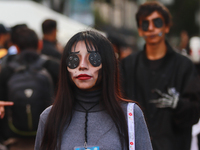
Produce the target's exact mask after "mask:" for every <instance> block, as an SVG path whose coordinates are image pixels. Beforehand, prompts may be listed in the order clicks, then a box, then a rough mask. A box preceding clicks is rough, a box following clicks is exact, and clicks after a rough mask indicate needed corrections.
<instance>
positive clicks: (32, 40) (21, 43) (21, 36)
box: [16, 28, 38, 51]
mask: <svg viewBox="0 0 200 150" xmlns="http://www.w3.org/2000/svg"><path fill="white" fill-rule="evenodd" d="M16 36H17V37H18V38H17V39H16V45H17V46H18V47H19V48H20V50H21V51H23V50H28V49H32V50H37V48H38V36H37V34H36V33H35V31H34V30H32V29H29V28H20V29H19V30H17V31H16Z"/></svg>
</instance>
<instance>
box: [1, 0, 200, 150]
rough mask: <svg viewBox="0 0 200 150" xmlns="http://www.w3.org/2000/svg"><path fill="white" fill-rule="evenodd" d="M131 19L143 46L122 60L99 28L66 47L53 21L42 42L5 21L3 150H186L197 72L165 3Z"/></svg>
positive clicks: (195, 112) (197, 111) (199, 86)
mask: <svg viewBox="0 0 200 150" xmlns="http://www.w3.org/2000/svg"><path fill="white" fill-rule="evenodd" d="M135 18H136V22H137V27H138V34H139V36H141V37H143V38H144V40H145V45H144V47H143V50H140V51H137V52H134V53H132V54H130V55H129V56H127V57H125V58H123V59H120V61H119V59H118V58H117V57H116V51H115V49H114V48H115V47H114V45H113V43H112V42H111V41H109V39H108V38H106V37H105V36H103V35H101V34H100V33H98V32H96V31H82V32H78V33H77V34H75V35H74V36H73V37H71V39H70V40H69V41H66V42H67V44H66V46H65V47H64V48H63V47H62V46H61V45H60V44H59V42H58V41H57V40H56V39H57V38H56V36H57V34H56V33H57V22H56V21H55V20H52V19H47V20H45V21H44V22H43V23H42V25H41V28H42V31H43V39H42V40H40V39H38V36H37V34H36V33H35V31H34V30H32V29H30V28H29V27H28V26H27V25H26V24H18V25H15V26H14V27H11V28H10V29H8V28H6V27H5V26H4V25H3V24H0V66H1V71H0V118H1V119H0V143H1V144H0V150H33V149H34V150H46V149H48V150H55V149H59V150H64V149H69V150H71V149H74V150H86V149H89V150H100V149H101V150H152V149H154V150H190V148H191V138H192V126H193V125H194V124H196V123H197V122H198V121H199V117H200V79H199V74H198V72H197V70H196V68H195V65H194V63H193V62H192V61H191V60H190V59H189V58H188V57H186V56H184V55H182V54H180V53H177V52H176V51H175V50H174V49H173V48H172V46H171V45H170V44H169V43H168V41H167V38H166V34H168V33H169V32H170V27H171V26H172V18H171V14H170V12H169V10H168V9H167V8H166V7H165V6H164V5H163V4H161V3H159V2H157V1H151V2H145V3H144V4H142V5H140V6H139V8H138V10H137V13H136V16H135Z"/></svg>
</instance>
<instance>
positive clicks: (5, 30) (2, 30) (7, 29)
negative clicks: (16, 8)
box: [0, 24, 10, 34]
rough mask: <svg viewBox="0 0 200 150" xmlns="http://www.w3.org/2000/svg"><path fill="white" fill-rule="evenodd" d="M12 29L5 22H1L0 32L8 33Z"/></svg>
mask: <svg viewBox="0 0 200 150" xmlns="http://www.w3.org/2000/svg"><path fill="white" fill-rule="evenodd" d="M9 32H10V29H9V28H7V27H5V26H4V25H3V24H0V34H6V33H9Z"/></svg>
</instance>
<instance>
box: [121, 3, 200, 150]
mask: <svg viewBox="0 0 200 150" xmlns="http://www.w3.org/2000/svg"><path fill="white" fill-rule="evenodd" d="M136 20H137V25H138V33H139V35H140V36H142V37H143V38H144V40H145V42H146V44H145V46H144V49H143V50H142V51H139V52H137V53H134V54H131V55H130V56H128V57H126V58H125V59H123V60H122V61H121V72H122V85H123V89H124V94H125V96H126V97H128V98H129V99H132V100H135V101H137V102H138V103H139V104H140V105H141V107H142V109H143V111H144V115H145V117H146V121H147V125H148V129H149V132H150V136H151V140H152V145H153V149H154V150H189V149H190V143H191V142H190V141H191V127H192V125H193V124H195V123H197V122H198V119H199V116H200V115H199V114H200V82H199V78H198V75H197V73H196V70H195V67H194V65H193V63H192V62H191V61H190V60H189V59H188V58H186V57H185V56H182V55H180V54H178V53H176V52H175V51H174V50H173V48H172V47H171V46H170V45H169V44H168V42H167V40H166V38H165V35H166V34H167V33H168V32H169V30H170V26H171V24H172V23H171V15H170V13H169V11H168V9H167V8H166V7H164V6H163V5H162V4H160V3H159V2H155V1H151V2H146V3H144V4H142V5H141V6H140V7H139V9H138V12H137V14H136ZM136 138H137V135H136Z"/></svg>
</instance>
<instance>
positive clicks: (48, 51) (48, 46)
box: [41, 40, 61, 59]
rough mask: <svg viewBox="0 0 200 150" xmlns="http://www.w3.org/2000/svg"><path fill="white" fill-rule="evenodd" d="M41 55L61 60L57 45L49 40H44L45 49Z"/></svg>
mask: <svg viewBox="0 0 200 150" xmlns="http://www.w3.org/2000/svg"><path fill="white" fill-rule="evenodd" d="M41 53H42V54H45V55H47V56H51V57H54V58H56V59H61V54H60V53H59V52H58V50H57V49H56V44H55V43H52V42H50V41H47V40H43V48H42V50H41Z"/></svg>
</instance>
